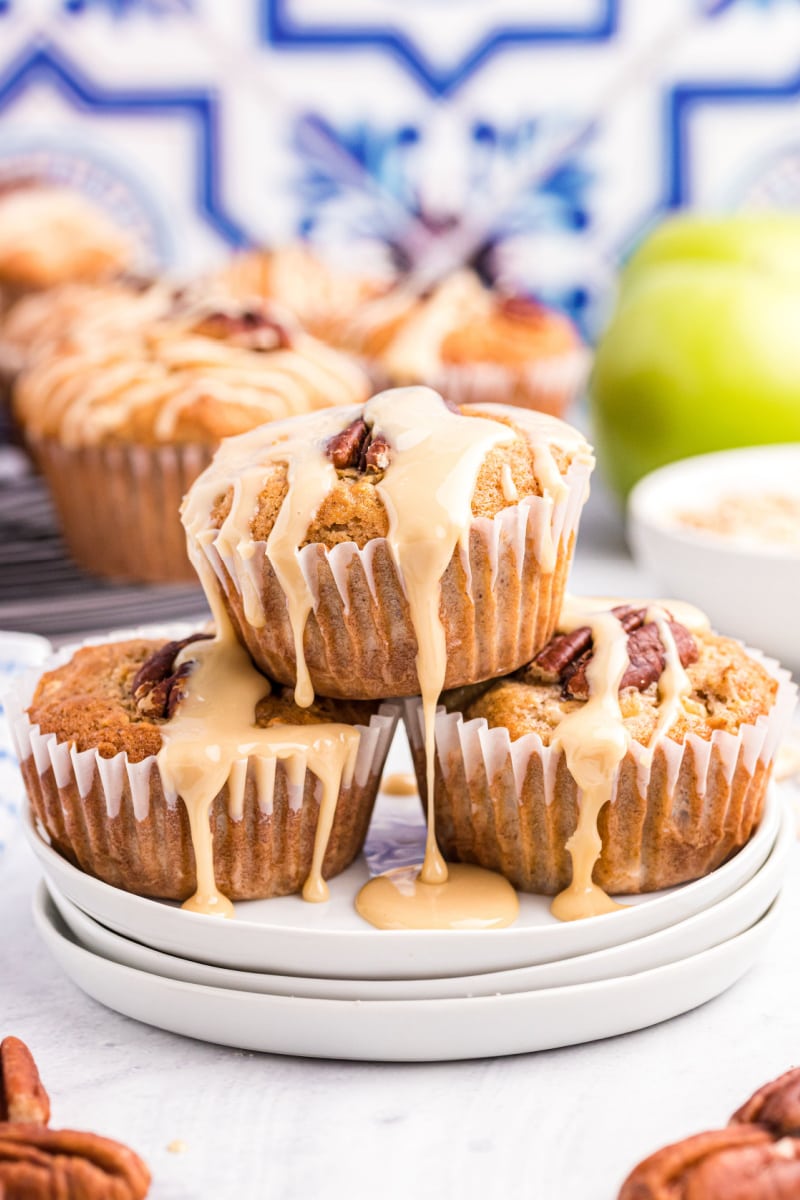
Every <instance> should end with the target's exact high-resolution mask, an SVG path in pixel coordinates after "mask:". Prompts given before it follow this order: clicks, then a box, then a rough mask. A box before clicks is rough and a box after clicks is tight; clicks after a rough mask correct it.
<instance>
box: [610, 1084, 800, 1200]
mask: <svg viewBox="0 0 800 1200" xmlns="http://www.w3.org/2000/svg"><path fill="white" fill-rule="evenodd" d="M799 1117H800V1070H794V1071H789V1072H787V1074H786V1075H782V1076H781V1077H780V1078H779V1079H776V1080H774V1081H773V1082H772V1083H768V1084H767V1085H766V1086H765V1087H763V1088H760V1089H759V1091H757V1092H756V1093H755V1095H753V1096H751V1098H750V1099H749V1100H748V1101H747V1103H746V1104H744V1105H742V1107H741V1108H740V1109H739V1110H738V1111H737V1112H736V1113H734V1115H733V1117H732V1118H731V1123H730V1125H729V1126H728V1128H727V1129H718V1130H716V1131H714V1132H712V1133H698V1134H696V1135H695V1136H694V1137H689V1138H685V1139H684V1141H682V1142H675V1143H674V1144H673V1145H672V1146H665V1147H664V1149H663V1150H658V1151H657V1152H656V1153H655V1154H651V1155H650V1157H649V1158H646V1159H645V1160H644V1162H641V1163H639V1165H638V1167H636V1168H635V1169H634V1170H633V1171H632V1172H631V1174H630V1175H629V1176H628V1178H627V1179H626V1180H625V1183H624V1184H623V1185H622V1190H621V1192H620V1194H619V1200H797V1197H800V1138H799V1137H797V1136H794V1135H795V1134H797V1133H798V1131H799V1126H800V1122H799V1121H798V1118H799Z"/></svg>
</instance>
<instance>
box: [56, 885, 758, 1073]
mask: <svg viewBox="0 0 800 1200" xmlns="http://www.w3.org/2000/svg"><path fill="white" fill-rule="evenodd" d="M34 920H35V922H36V926H37V928H38V930H39V933H40V935H41V937H42V938H43V939H44V941H45V943H46V944H47V946H48V947H49V949H50V951H51V953H52V954H53V956H54V958H55V959H56V961H57V962H58V963H59V965H60V966H61V967H62V968H63V970H64V971H65V972H66V973H67V975H69V976H70V978H71V979H72V980H73V982H74V983H76V984H77V985H78V987H80V988H82V989H83V990H84V991H85V992H87V993H88V995H90V996H92V997H93V998H94V999H95V1000H99V1001H100V1003H101V1004H105V1005H106V1006H107V1007H108V1008H112V1009H114V1010H115V1011H116V1012H119V1013H122V1014H124V1015H125V1016H127V1017H133V1018H134V1019H135V1020H137V1021H144V1022H145V1023H146V1024H148V1025H155V1026H156V1027H157V1028H159V1029H166V1030H169V1031H170V1032H172V1033H180V1034H183V1035H185V1036H187V1037H193V1038H199V1039H200V1040H201V1041H208V1042H216V1043H218V1044H221V1045H224V1046H236V1047H238V1048H239V1049H242V1050H263V1051H270V1052H273V1053H276V1054H293V1055H300V1056H302V1057H311V1058H349V1059H366V1060H371V1061H385V1062H423V1061H441V1060H447V1059H459V1058H485V1057H489V1056H496V1055H502V1054H523V1053H526V1052H527V1051H532V1050H546V1049H552V1048H554V1047H556V1046H570V1045H577V1044H579V1043H581V1042H591V1041H596V1040H597V1039H598V1038H605V1037H612V1036H615V1035H616V1034H620V1033H628V1032H631V1031H632V1030H635V1029H644V1028H645V1027H646V1026H648V1025H655V1024H657V1023H658V1022H659V1021H665V1020H667V1019H668V1018H670V1017H674V1016H678V1014H680V1013H684V1012H688V1011H689V1009H692V1008H696V1007H697V1006H698V1005H699V1004H704V1003H705V1002H706V1001H707V1000H711V999H712V998H713V997H714V996H718V995H719V994H720V992H723V991H725V989H726V988H729V987H730V986H731V984H733V983H735V982H736V980H737V979H739V978H740V977H741V976H742V975H743V974H744V973H745V971H747V970H748V969H749V968H750V967H751V966H752V965H753V964H754V962H755V961H756V958H757V957H758V955H759V954H760V952H761V949H762V946H763V944H764V942H765V940H766V938H767V936H768V934H769V933H770V931H771V929H772V927H773V925H774V923H775V906H773V907H772V908H771V909H770V911H769V912H768V913H767V914H766V916H764V917H762V919H761V920H760V921H759V922H757V923H756V924H755V925H753V926H751V928H750V929H748V930H747V931H746V932H745V933H742V934H739V936H738V937H735V938H731V939H730V940H729V941H727V942H723V943H722V944H721V945H718V946H714V947H713V948H712V949H710V950H706V951H705V952H704V953H702V954H696V955H693V956H692V957H691V958H685V959H682V960H681V961H679V962H676V963H670V964H668V965H667V966H663V967H656V968H655V969H654V970H652V971H643V972H641V973H640V974H637V975H628V976H625V977H623V978H621V979H607V980H603V981H601V982H598V983H586V984H578V985H576V986H574V987H563V988H550V989H547V990H545V991H536V992H520V993H518V994H517V995H513V996H482V997H475V998H473V999H456V1000H366V1001H364V1000H309V999H305V998H293V997H289V996H268V995H258V994H256V993H254V992H238V991H231V990H230V989H226V988H210V987H202V986H200V985H198V984H192V983H180V982H176V981H175V980H172V979H164V978H162V977H161V976H159V975H151V974H149V973H147V972H145V971H136V970H134V969H133V968H131V967H123V966H120V965H119V964H118V963H113V962H110V961H109V960H108V959H107V958H103V957H101V956H99V955H96V954H92V953H90V952H89V951H88V950H85V949H83V947H81V946H79V945H77V944H76V943H75V942H74V941H73V940H72V938H71V937H70V935H69V931H68V930H67V928H66V926H65V925H64V924H63V922H62V921H61V919H60V917H59V915H58V912H57V911H56V909H55V907H54V906H53V904H52V902H51V901H50V900H49V898H48V897H47V895H46V893H45V892H44V891H43V890H42V891H39V892H38V893H37V897H36V900H35V903H34Z"/></svg>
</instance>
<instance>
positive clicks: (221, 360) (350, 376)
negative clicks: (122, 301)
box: [14, 297, 367, 582]
mask: <svg viewBox="0 0 800 1200" xmlns="http://www.w3.org/2000/svg"><path fill="white" fill-rule="evenodd" d="M148 299H149V298H148V297H144V298H143V307H142V309H141V312H142V313H144V312H145V311H146V310H147V302H148ZM152 300H153V303H154V304H155V306H157V305H158V304H159V303H160V302H161V301H160V298H159V297H153V298H152ZM165 303H168V301H165ZM67 341H69V344H68V345H67V344H64V342H63V341H62V343H61V344H58V345H55V346H54V347H52V349H51V351H50V352H49V353H43V354H41V355H40V356H39V357H38V358H37V360H36V362H35V363H34V364H33V366H31V367H30V368H29V370H27V371H26V372H24V373H23V375H22V376H21V377H20V379H19V381H18V383H17V386H16V388H15V398H14V408H15V414H16V416H17V419H18V421H19V423H20V425H21V426H22V429H23V431H24V434H25V438H26V441H27V443H28V445H29V447H30V448H31V450H32V452H33V454H34V456H35V458H36V460H37V462H38V463H39V465H40V467H41V469H42V471H43V472H44V475H45V477H46V479H47V481H48V483H49V485H50V488H51V490H52V492H53V497H54V500H55V503H56V507H57V509H58V513H59V516H60V519H61V523H62V527H63V530H64V535H65V538H66V540H67V545H68V547H69V550H70V553H71V554H72V556H73V558H75V560H76V561H77V562H78V563H79V564H80V565H81V566H83V567H84V568H86V569H87V570H89V571H92V572H95V573H97V574H100V575H104V576H108V577H109V578H114V579H131V580H146V581H151V582H159V581H180V580H187V579H193V578H194V575H193V572H192V570H191V568H190V566H189V563H188V560H187V558H186V552H185V538H184V534H183V531H182V529H181V525H180V520H179V516H178V510H179V507H180V503H181V499H182V497H183V495H184V493H185V492H186V490H187V488H188V487H189V485H190V484H191V483H192V481H193V480H194V479H195V478H196V477H197V475H199V474H200V472H201V471H202V469H203V468H204V467H205V466H206V465H207V463H208V462H209V461H210V459H211V456H212V454H213V452H214V450H215V448H216V446H217V445H218V443H219V442H220V440H221V439H222V438H224V437H228V436H231V435H233V434H239V433H241V432H242V431H244V430H247V429H251V428H253V427H254V426H257V425H260V424H263V423H264V422H265V421H270V420H273V419H275V418H277V417H285V416H287V415H289V414H293V413H303V412H308V411H309V410H312V409H317V408H322V407H326V406H331V405H338V404H343V403H355V402H359V401H361V400H363V399H365V397H366V395H367V381H366V378H365V376H364V375H363V373H362V372H361V371H360V370H359V368H358V367H357V366H355V364H353V363H352V362H350V361H349V360H348V359H347V358H346V357H345V356H344V355H341V354H339V353H337V352H336V351H334V350H331V349H330V348H329V347H328V346H325V345H323V344H322V343H321V342H319V341H317V340H316V339H314V338H312V337H310V336H309V335H308V334H306V333H305V332H303V331H302V330H301V329H299V327H296V326H292V325H291V324H289V323H286V322H284V321H282V320H277V319H276V318H275V316H274V314H273V313H272V312H271V311H270V310H269V309H268V308H266V306H264V305H262V306H261V307H260V308H253V307H241V306H240V307H239V308H234V307H232V306H231V307H230V308H228V309H227V310H219V309H216V310H214V309H205V308H202V307H201V308H198V307H196V306H194V305H189V307H188V309H187V310H186V311H184V310H182V309H181V307H180V303H179V307H178V308H177V309H173V311H171V312H169V313H168V314H167V315H165V316H163V317H161V318H159V319H157V320H153V321H145V322H144V323H143V324H141V325H140V326H137V327H136V328H129V329H128V330H124V331H121V332H119V333H118V334H116V335H112V334H111V333H107V332H106V330H105V329H104V328H103V327H102V322H100V323H99V324H98V325H97V327H96V329H95V331H94V335H91V336H90V334H89V331H88V330H86V331H84V334H82V335H81V336H80V337H74V336H73V337H71V339H70V338H68V339H67Z"/></svg>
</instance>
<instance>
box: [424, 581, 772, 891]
mask: <svg viewBox="0 0 800 1200" xmlns="http://www.w3.org/2000/svg"><path fill="white" fill-rule="evenodd" d="M575 603H576V604H579V603H580V602H578V601H576V602H575ZM587 614H590V610H588V609H587ZM659 614H660V616H659ZM656 617H658V619H656ZM590 619H594V620H596V619H597V618H596V617H593V618H592V617H591V616H590ZM603 620H604V621H605V622H606V624H605V626H604V629H605V632H604V633H603V636H604V637H606V636H607V634H608V623H609V621H610V622H612V623H613V625H615V626H616V627H617V629H618V631H619V633H618V634H617V635H615V636H617V637H618V638H619V639H620V640H621V645H622V648H623V651H624V655H623V657H622V658H620V659H619V660H618V662H619V670H620V671H621V672H622V674H621V676H619V675H617V676H616V677H615V676H614V674H613V671H612V672H610V673H609V672H608V671H605V673H603V667H602V664H601V674H602V678H600V679H598V674H597V671H598V666H597V660H596V658H595V652H596V646H595V640H594V639H595V630H594V629H593V627H591V626H589V625H584V626H583V627H581V626H580V624H576V623H575V622H573V627H572V629H571V632H570V633H566V634H557V635H556V636H555V637H554V638H553V639H552V640H551V641H550V642H549V644H548V645H547V646H546V647H545V648H544V649H543V650H542V651H541V652H540V653H539V654H538V655H537V656H536V658H534V659H533V661H532V662H531V663H529V664H528V665H527V666H525V667H523V668H522V669H521V670H519V671H517V672H514V673H513V674H511V675H509V676H507V677H506V678H504V679H499V680H495V681H493V682H492V683H491V684H489V685H483V687H478V688H467V689H462V690H461V691H460V692H458V693H451V694H450V695H445V696H444V697H443V704H444V710H443V711H440V713H439V715H438V717H437V724H436V753H437V765H436V789H435V806H436V821H437V834H438V836H439V838H440V841H441V845H442V849H443V852H444V854H445V856H446V857H450V858H453V859H456V860H461V861H465V862H475V863H479V864H480V865H482V866H485V867H489V868H492V869H494V870H497V871H500V872H501V873H502V874H503V875H505V876H506V877H507V878H508V879H509V880H510V881H511V882H512V883H514V885H515V886H516V887H518V888H520V889H521V890H523V891H529V892H539V893H544V894H548V895H552V894H554V893H557V892H559V891H560V890H561V889H564V888H567V887H568V885H570V884H571V881H572V882H574V876H573V858H572V857H571V854H570V845H569V843H570V839H574V837H575V833H576V830H577V829H578V826H579V815H580V814H581V811H582V809H583V807H584V805H585V804H586V802H587V793H586V790H585V789H584V788H579V785H578V781H577V778H576V776H577V777H578V778H580V771H581V768H582V767H583V769H584V770H585V766H586V764H587V763H588V764H589V765H590V766H591V761H592V759H594V764H595V767H596V768H598V769H596V770H595V773H594V779H595V786H596V784H597V779H598V775H599V776H600V779H599V783H600V792H599V794H598V795H596V796H595V797H594V799H595V801H596V803H595V808H596V809H597V810H598V812H599V820H598V821H597V831H598V832H599V837H600V841H601V843H602V849H601V851H600V853H599V856H596V851H597V850H599V849H600V847H599V846H597V847H595V851H594V855H595V856H596V861H595V858H593V859H592V860H591V861H590V862H589V863H588V866H589V868H592V867H593V873H592V871H591V869H590V870H589V872H588V879H587V881H585V882H586V883H587V886H588V884H591V882H592V881H593V882H594V884H595V885H597V886H598V887H599V888H602V889H605V890H606V891H609V892H611V893H619V894H624V893H637V892H649V891H654V890H658V889H660V888H665V887H670V886H672V885H673V884H678V883H683V882H685V881H687V880H691V879H697V878H699V877H700V876H702V875H705V874H707V873H708V872H710V871H712V870H714V869H715V868H716V867H718V866H719V865H720V864H721V863H723V862H724V861H725V860H726V859H727V858H728V857H729V856H730V855H731V854H733V853H735V852H736V851H737V850H739V849H740V848H741V847H742V846H743V845H744V844H745V843H746V842H747V841H748V839H749V838H750V836H751V834H752V832H753V830H754V829H755V828H756V826H757V825H758V822H759V820H760V818H761V814H762V810H763V805H764V799H765V793H766V788H767V783H768V781H769V777H770V770H771V766H772V759H773V755H774V753H775V750H776V747H777V744H778V741H779V738H780V736H781V735H782V733H783V731H784V728H785V725H786V723H787V721H788V719H789V718H790V717H791V712H792V710H793V708H794V702H795V690H796V689H795V688H794V685H792V684H791V681H790V677H789V675H788V673H787V672H785V671H781V670H780V669H779V668H778V667H777V664H775V663H773V662H770V661H769V660H765V659H762V658H761V656H760V655H758V654H757V653H756V652H755V651H749V650H746V649H745V648H744V647H743V646H742V645H741V644H740V643H738V642H735V641H732V640H731V639H729V638H725V637H720V636H718V635H717V634H715V633H713V632H711V631H710V630H709V629H708V628H707V627H705V628H704V627H695V628H693V629H692V630H691V631H690V630H689V629H687V628H686V627H685V626H683V625H681V624H679V623H678V622H676V621H674V620H670V619H669V614H668V613H661V610H658V609H654V610H648V609H643V608H639V609H637V608H634V607H631V606H621V607H618V608H616V609H614V610H613V615H612V614H609V613H608V612H606V613H605V614H603ZM607 649H608V644H607V643H606V650H607ZM593 664H594V665H593ZM603 688H605V689H606V694H605V695H604V696H603V698H602V699H601V698H600V692H601V691H602V690H603ZM590 704H594V706H595V707H596V708H602V709H603V711H604V713H605V714H608V713H609V712H611V716H610V717H609V716H608V715H605V716H604V717H603V718H602V719H601V720H600V723H599V724H598V725H594V724H592V723H587V720H586V718H587V716H588V715H589V714H588V712H587V710H588V708H589V706H590ZM615 707H616V712H614V708H615ZM407 718H408V728H409V736H410V738H411V740H412V746H413V748H414V754H415V761H416V765H417V776H418V779H419V782H420V789H421V791H422V794H423V795H424V794H425V773H424V769H423V764H424V759H423V751H422V736H421V728H420V714H419V711H418V708H417V707H415V706H413V705H410V706H409V707H408V710H407ZM576 718H577V721H578V722H579V724H576ZM568 731H569V733H570V734H571V735H572V736H571V738H570V737H569V736H567V733H568ZM617 733H618V734H619V738H618V740H617V743H616V744H617V745H618V749H617V750H616V753H612V754H611V755H610V757H609V754H608V748H609V746H610V745H611V743H612V741H613V740H614V736H615V735H616V734H617ZM573 756H574V757H573ZM581 759H582V760H583V761H582V762H581ZM576 765H577V769H576ZM590 779H591V775H590ZM579 798H580V802H579ZM592 832H593V831H592V830H591V829H590V830H589V834H591V833H592ZM572 849H573V850H574V842H573V843H572ZM582 915H588V914H582Z"/></svg>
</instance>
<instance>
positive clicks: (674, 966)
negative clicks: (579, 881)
mask: <svg viewBox="0 0 800 1200" xmlns="http://www.w3.org/2000/svg"><path fill="white" fill-rule="evenodd" d="M39 895H40V892H39V889H37V891H36V893H35V894H34V898H33V917H34V923H35V924H36V928H37V931H38V932H39V933H40V936H42V937H43V940H45V942H46V944H48V943H47V941H46V938H45V937H44V935H42V933H41V928H40V925H42V924H46V925H47V927H48V930H49V931H50V934H51V936H52V937H54V938H58V939H59V940H61V941H62V942H66V943H67V945H68V946H69V947H70V950H71V951H73V952H75V953H76V954H77V955H78V956H81V955H82V956H84V957H85V958H87V959H90V960H99V961H100V962H101V963H103V964H104V966H105V967H107V968H108V969H109V971H111V972H112V973H114V972H117V971H119V972H123V973H128V974H132V975H134V976H144V977H145V978H148V979H155V980H156V981H157V982H158V983H160V984H163V985H164V986H165V987H168V988H169V989H173V988H174V989H177V990H178V992H181V993H184V994H186V995H192V994H196V993H197V992H198V991H200V992H202V994H203V995H208V996H212V997H213V996H214V995H219V994H220V993H222V994H224V995H225V996H228V997H247V998H249V999H251V1000H253V1001H263V1000H270V1001H279V1002H280V1001H285V1002H286V1004H287V1005H289V1006H291V1007H295V1006H299V1007H301V1008H305V1007H308V1006H310V1005H314V1006H316V1005H320V1004H321V1005H324V1006H336V1007H337V1008H339V1009H340V1011H341V1009H343V1008H344V1007H348V1008H351V1007H357V1008H359V1009H364V1008H367V1009H368V1010H369V1009H371V1010H373V1011H378V1010H379V1009H380V1010H381V1011H383V1012H388V1011H389V1008H390V1006H391V1008H392V1009H395V1008H401V1009H406V1008H407V1007H408V1006H409V1005H412V1006H414V1007H415V1008H416V1006H418V1005H432V1006H434V1007H437V1008H438V1007H441V1006H444V1005H456V1006H458V1007H465V1006H467V1005H469V1006H473V1007H474V1006H479V1007H486V1008H489V1009H492V1008H498V1007H503V1006H506V1005H508V1004H510V1003H512V1002H516V1003H518V1004H519V1003H521V1002H522V1001H523V1000H525V999H529V998H530V997H532V996H536V995H544V994H545V993H546V994H547V996H548V997H549V998H551V999H554V1000H558V999H565V998H567V997H570V998H571V997H574V996H575V995H576V994H577V993H578V992H579V991H583V989H596V990H597V992H598V993H599V994H602V993H603V992H607V991H609V990H610V989H612V988H614V987H618V986H619V985H620V984H621V983H624V982H625V981H628V980H637V981H639V982H640V983H644V982H645V978H644V977H648V980H649V979H652V978H655V977H657V976H659V974H660V973H664V972H672V971H676V970H678V969H680V968H686V967H687V966H689V967H690V966H692V965H695V966H696V965H698V963H699V961H700V960H702V959H704V958H709V957H711V956H713V955H716V954H717V953H719V952H721V951H722V950H723V949H725V948H730V947H731V945H732V944H733V943H739V944H741V943H743V942H744V941H746V940H748V939H749V938H750V937H754V936H755V931H760V932H764V930H766V931H767V932H769V931H770V930H771V929H772V928H773V927H774V924H775V922H776V921H777V919H778V918H779V916H780V915H781V913H782V911H783V907H784V898H783V896H782V895H781V894H779V895H778V896H776V897H775V899H774V900H773V902H772V904H771V905H770V906H769V908H768V909H767V911H766V912H765V913H763V915H762V916H761V917H759V918H758V920H757V921H754V922H753V924H752V925H750V926H749V927H748V928H747V929H745V930H743V931H742V933H739V934H735V935H734V937H732V938H726V939H725V940H724V941H722V942H719V943H717V944H716V945H714V946H710V947H709V948H708V949H706V950H701V951H700V952H699V953H698V954H690V955H687V956H686V957H685V958H680V959H676V960H675V961H674V962H670V963H664V964H662V965H661V966H659V967H651V968H650V969H649V970H647V971H639V972H636V973H635V974H633V975H620V976H615V977H614V978H612V979H596V980H591V981H589V982H588V983H573V984H565V985H564V986H562V987H557V988H546V989H531V990H529V991H524V992H506V993H503V992H499V993H497V994H493V995H491V996H459V997H434V998H428V999H419V1000H341V999H325V998H315V997H310V996H273V995H271V994H269V993H263V992H238V991H235V990H234V989H232V988H220V987H212V986H210V985H209V984H202V983H187V982H185V981H184V980H180V979H169V978H166V977H165V976H163V975H154V974H153V973H152V972H149V971H140V970H139V969H138V968H136V967H128V966H126V965H125V964H123V963H115V962H113V961H112V960H111V959H107V958H104V957H103V956H102V955H98V954H94V953H93V952H92V951H91V950H87V949H86V948H85V947H84V946H82V945H80V944H79V943H77V942H76V941H74V940H73V939H72V937H71V936H65V935H64V934H63V933H62V932H61V931H60V930H59V929H58V928H54V927H53V924H52V921H51V920H50V919H49V917H48V914H47V905H48V904H49V905H50V906H52V907H53V908H55V905H54V903H53V901H52V899H50V897H49V895H48V897H47V902H46V903H45V905H41V906H40V905H39V904H38V898H39ZM57 919H58V920H59V921H61V919H62V918H61V917H60V916H58V917H57ZM48 949H49V944H48ZM593 994H594V993H593ZM417 1012H419V1009H418V1008H417Z"/></svg>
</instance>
